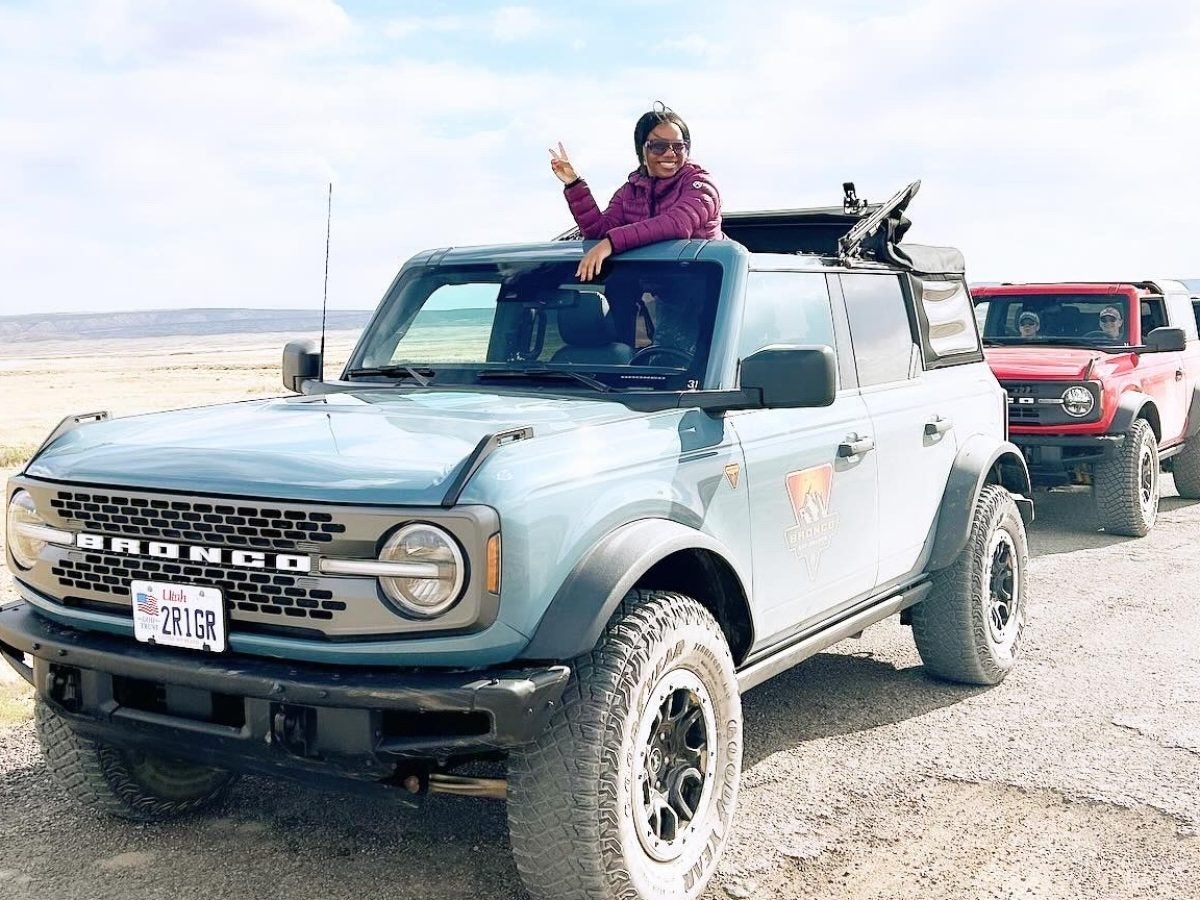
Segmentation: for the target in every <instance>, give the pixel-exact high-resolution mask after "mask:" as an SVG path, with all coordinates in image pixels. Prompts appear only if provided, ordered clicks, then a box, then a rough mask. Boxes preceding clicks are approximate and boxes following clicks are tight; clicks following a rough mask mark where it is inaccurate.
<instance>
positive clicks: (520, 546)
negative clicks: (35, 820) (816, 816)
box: [0, 184, 1032, 898]
mask: <svg viewBox="0 0 1200 900" xmlns="http://www.w3.org/2000/svg"><path fill="white" fill-rule="evenodd" d="M916 187H917V185H916V184H914V185H910V186H909V187H908V188H907V189H905V190H904V191H901V192H900V193H899V194H897V195H896V196H895V197H893V198H892V199H891V200H890V201H888V202H887V203H884V204H880V205H877V206H868V205H865V204H863V203H862V202H861V201H858V200H857V198H856V197H855V196H854V194H853V190H852V188H851V187H850V186H847V191H846V199H845V202H844V203H843V205H842V206H841V207H835V208H829V209H818V210H799V211H774V212H760V213H745V214H731V215H729V216H728V217H727V218H726V221H725V229H726V232H727V234H728V237H729V238H730V240H725V241H707V242H706V241H679V242H668V243H661V244H657V245H653V246H649V247H644V248H641V249H639V250H636V251H633V252H629V253H625V254H622V255H621V256H620V257H618V258H616V259H613V260H611V261H610V263H609V264H608V266H607V267H606V268H605V269H604V270H603V271H602V272H601V277H600V278H599V279H598V280H596V281H594V282H588V283H580V282H579V281H578V280H577V279H576V278H575V268H576V265H577V264H578V262H579V259H580V256H581V254H582V252H583V250H584V249H585V247H584V245H583V244H582V243H581V242H580V241H578V240H570V239H567V240H559V241H555V242H548V243H541V244H529V245H520V246H497V247H477V248H453V249H443V250H436V251H431V252H426V253H421V254H419V255H418V256H416V257H414V258H413V259H411V260H410V261H409V262H408V263H406V264H405V265H404V267H403V268H402V269H401V270H400V272H399V274H398V275H397V276H396V278H395V280H394V281H393V283H392V285H391V287H390V288H389V289H388V291H387V293H386V295H385V296H384V298H383V300H382V302H381V303H380V304H379V308H378V310H377V311H376V313H375V315H374V317H373V319H372V320H371V322H370V324H369V325H368V326H367V327H366V329H365V331H364V332H363V334H362V337H361V339H360V340H359V342H358V345H357V347H356V348H355V350H354V352H353V354H352V356H351V358H350V360H349V362H348V364H347V365H346V367H345V368H344V370H343V371H342V372H341V373H340V374H339V375H338V376H337V377H336V378H331V379H324V378H323V377H322V366H321V358H320V353H319V351H318V350H317V349H316V347H315V345H314V343H313V342H311V341H296V342H292V343H291V344H289V345H288V347H287V349H286V350H285V351H284V360H283V373H284V382H285V384H286V386H287V387H288V388H290V389H291V390H292V391H294V392H295V394H296V395H295V396H289V397H284V398H281V399H275V400H255V401H247V402H242V403H233V404H226V405H221V406H213V407H209V408H204V409H192V410H182V411H177V412H168V413H159V414H154V415H143V416H132V417H129V418H125V419H117V420H107V417H106V416H104V415H103V414H96V415H92V416H78V417H73V418H72V419H70V420H68V421H67V422H65V423H63V424H62V425H60V426H59V428H58V429H56V430H55V432H54V433H53V434H52V435H51V436H50V438H49V439H48V440H47V441H46V442H45V444H44V445H43V446H42V447H41V449H40V450H39V451H38V452H37V454H36V455H35V456H34V458H33V459H32V460H31V461H30V462H29V464H28V465H27V466H26V467H25V468H24V470H23V471H22V472H21V473H20V474H19V475H17V476H16V477H14V478H13V479H12V480H11V481H10V482H9V483H8V486H7V491H6V499H7V510H8V512H7V561H8V565H9V568H10V571H11V573H12V575H13V577H14V579H15V582H16V587H17V590H18V592H19V594H20V597H21V599H20V600H19V601H18V602H16V603H15V604H10V605H9V606H7V607H6V608H4V609H2V610H0V655H3V656H4V657H5V658H6V659H7V660H8V662H9V663H10V664H11V665H12V666H13V667H14V668H16V669H17V670H18V671H19V672H21V673H22V674H23V675H24V676H25V677H26V678H27V679H29V680H30V682H31V683H32V684H33V685H34V687H35V689H36V693H37V711H36V722H37V730H38V734H39V737H40V740H41V744H42V747H43V750H44V754H45V759H46V762H47V765H48V767H49V770H50V771H51V773H52V774H53V775H54V776H56V778H57V779H58V781H59V782H60V783H61V785H62V787H63V788H64V789H65V790H66V791H67V792H68V793H70V794H71V795H72V796H73V797H75V798H76V799H78V800H80V801H83V802H85V803H87V804H89V805H90V806H92V807H94V808H95V809H98V810H100V811H102V812H104V813H107V814H110V815H116V816H121V817H125V818H130V819H135V820H153V819H160V818H166V817H171V816H178V815H182V814H189V813H194V812H196V811H199V810H201V809H204V808H207V807H211V806H212V805H214V804H216V803H217V802H219V801H220V800H221V799H222V798H223V797H224V795H225V794H226V792H227V791H228V790H229V788H230V786H231V784H232V782H233V779H234V778H235V777H236V773H238V772H258V773H268V774H271V775H279V776H285V775H291V776H295V777H299V778H301V779H308V780H317V779H320V778H323V777H325V776H329V775H336V776H340V777H344V778H350V779H357V780H359V781H360V782H371V783H378V784H380V785H384V786H389V787H391V789H392V790H395V791H397V792H401V793H403V794H405V795H406V796H407V795H408V794H410V793H411V794H423V793H427V792H434V793H438V792H440V793H460V794H475V795H480V796H495V797H502V798H503V797H506V798H507V803H508V821H509V827H510V832H511V841H512V848H513V852H514V855H515V858H516V865H517V869H518V870H519V872H520V874H521V877H522V879H523V880H524V882H525V885H526V887H527V888H528V890H529V893H530V894H531V895H532V896H533V897H536V898H616V897H621V898H629V897H642V898H651V897H663V898H665V897H670V898H679V897H682V898H691V897H696V896H697V895H699V894H700V893H701V891H702V890H703V889H704V885H705V884H706V882H707V881H708V879H709V878H710V876H711V875H712V873H713V871H714V870H715V868H716V866H717V863H718V860H719V858H720V856H721V853H722V850H723V848H724V846H725V844H726V841H727V840H728V838H729V834H730V828H731V822H732V819H733V816H734V810H735V807H736V804H737V796H738V782H739V777H740V770H741V758H742V747H743V734H742V716H741V703H740V693H741V692H742V691H745V690H747V689H749V688H751V687H753V686H754V685H756V684H759V683H761V682H762V681H764V680H766V679H768V678H770V677H772V676H773V675H776V674H778V673H779V672H782V671H784V670H785V669H788V668H789V667H791V666H794V665H795V664H797V663H798V662H800V661H801V660H803V659H805V658H806V657H809V656H811V655H812V654H814V653H817V652H818V651H820V650H822V649H823V648H825V647H827V646H829V645H830V644H833V643H834V642H836V641H839V640H842V639H843V638H846V637H849V636H853V635H856V634H858V633H859V632H861V631H862V630H863V629H864V628H866V627H867V626H868V625H871V624H872V623H875V622H878V621H880V620H882V619H884V618H885V617H888V616H892V615H895V614H899V615H900V617H901V621H902V622H905V623H907V624H910V625H911V626H912V630H913V636H914V638H915V640H916V644H917V647H918V649H919V651H920V654H921V658H922V659H923V660H924V662H925V665H926V666H927V668H928V669H929V670H930V672H931V673H932V674H933V675H935V676H937V677H940V678H948V679H951V680H955V681H962V682H968V683H973V684H995V683H997V682H999V681H1000V680H1001V679H1002V678H1004V677H1005V675H1006V674H1007V673H1008V672H1009V670H1010V668H1011V667H1012V665H1013V663H1014V660H1015V658H1016V656H1017V653H1018V648H1019V646H1020V643H1021V634H1022V629H1023V627H1024V624H1025V619H1026V605H1027V598H1026V566H1027V559H1028V550H1027V543H1026V537H1025V530H1024V525H1023V518H1029V517H1030V516H1031V515H1032V505H1031V504H1030V502H1029V501H1028V499H1026V498H1027V496H1028V494H1029V475H1028V472H1027V470H1026V467H1025V463H1024V461H1023V459H1022V456H1021V453H1020V452H1019V451H1018V450H1017V449H1016V448H1015V447H1014V446H1013V445H1012V444H1010V443H1009V442H1008V441H1007V440H1006V434H1005V428H1006V424H1005V423H1006V418H1007V416H1006V412H1007V411H1006V405H1005V396H1004V393H1003V391H1002V390H1001V389H1000V387H999V386H998V384H997V382H996V380H995V378H993V376H992V374H991V372H990V371H989V369H988V366H987V363H986V362H985V361H984V358H983V353H982V351H981V348H980V342H979V336H978V333H977V330H976V325H975V321H974V316H973V314H972V306H971V301H970V297H969V295H968V292H967V289H966V285H965V281H964V276H963V264H962V258H961V256H960V255H959V254H958V253H957V252H956V251H953V250H949V249H946V248H930V247H917V246H912V245H908V244H904V243H901V242H900V240H899V239H900V237H901V236H902V234H903V232H904V230H905V229H906V227H907V224H908V223H907V220H906V219H904V218H903V216H902V211H903V209H904V208H905V206H906V205H907V204H908V202H909V200H910V199H911V197H912V195H913V194H914V193H915V191H916ZM481 761H483V762H481ZM500 763H503V766H501V765H500ZM481 773H482V774H481ZM485 776H486V777H485ZM497 776H502V777H497Z"/></svg>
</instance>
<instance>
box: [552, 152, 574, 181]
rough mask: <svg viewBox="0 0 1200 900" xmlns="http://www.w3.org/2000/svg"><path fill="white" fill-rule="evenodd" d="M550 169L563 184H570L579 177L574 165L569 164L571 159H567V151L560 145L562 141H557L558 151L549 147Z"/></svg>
mask: <svg viewBox="0 0 1200 900" xmlns="http://www.w3.org/2000/svg"><path fill="white" fill-rule="evenodd" d="M550 169H551V171H553V172H554V174H555V175H556V176H557V177H558V180H559V181H561V182H562V183H563V184H570V183H571V182H572V181H575V180H576V179H577V178H579V176H578V175H576V174H575V167H574V166H572V165H571V161H570V160H569V159H567V151H566V149H565V148H564V147H563V145H562V141H559V142H558V151H557V152H555V150H554V148H553V147H551V148H550Z"/></svg>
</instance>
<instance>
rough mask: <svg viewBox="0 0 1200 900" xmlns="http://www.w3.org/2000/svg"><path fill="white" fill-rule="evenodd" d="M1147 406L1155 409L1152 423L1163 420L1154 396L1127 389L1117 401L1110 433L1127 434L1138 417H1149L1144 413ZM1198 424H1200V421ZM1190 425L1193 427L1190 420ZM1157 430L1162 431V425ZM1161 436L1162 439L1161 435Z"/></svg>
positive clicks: (1193, 400) (1193, 398)
mask: <svg viewBox="0 0 1200 900" xmlns="http://www.w3.org/2000/svg"><path fill="white" fill-rule="evenodd" d="M1192 402H1193V404H1194V403H1195V402H1196V398H1195V395H1194V394H1193V397H1192ZM1146 407H1150V408H1151V409H1153V410H1154V420H1155V422H1151V425H1154V424H1156V422H1161V421H1162V420H1161V418H1160V417H1159V415H1158V406H1157V405H1156V404H1155V403H1154V400H1153V398H1151V397H1150V396H1149V395H1147V394H1143V393H1142V392H1141V391H1126V392H1125V393H1123V394H1122V395H1121V399H1120V400H1118V401H1117V411H1116V414H1114V415H1113V420H1112V424H1111V425H1110V426H1109V427H1108V431H1109V434H1127V433H1128V432H1129V429H1130V428H1132V427H1133V423H1134V422H1136V421H1137V420H1138V419H1145V418H1147V417H1146V416H1143V415H1142V413H1143V412H1144V411H1145V409H1146ZM1197 424H1198V425H1200V423H1197ZM1188 427H1189V428H1190V427H1191V423H1190V422H1189V424H1188ZM1155 431H1156V432H1161V431H1162V426H1161V425H1159V426H1158V427H1157V428H1155ZM1159 437H1160V439H1161V435H1160V436H1159Z"/></svg>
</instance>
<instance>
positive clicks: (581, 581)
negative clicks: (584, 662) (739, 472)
mask: <svg viewBox="0 0 1200 900" xmlns="http://www.w3.org/2000/svg"><path fill="white" fill-rule="evenodd" d="M696 549H699V550H707V551H710V552H712V553H714V554H716V555H717V556H719V557H720V558H721V559H723V560H725V562H726V563H727V564H729V568H730V570H731V571H733V572H734V573H735V577H738V580H739V581H741V578H740V576H736V572H737V570H736V568H735V567H734V566H733V565H732V564H730V563H729V560H730V553H729V550H728V549H727V548H726V547H725V546H724V545H723V544H721V543H720V542H719V541H717V540H716V539H715V538H713V537H711V536H709V535H707V534H705V533H704V532H702V531H697V530H696V529H694V528H689V527H688V526H686V525H681V524H680V523H678V522H673V521H671V520H669V519H639V520H637V521H635V522H629V523H627V524H625V525H622V526H620V527H619V528H616V529H614V530H612V531H610V532H609V533H608V534H606V535H605V536H604V537H603V538H601V539H600V540H599V541H597V542H596V544H595V545H594V546H593V547H592V548H591V549H590V550H588V552H587V553H585V554H584V555H583V556H582V557H581V558H580V560H579V562H577V563H576V564H575V568H573V569H572V570H571V572H570V573H569V574H568V575H567V577H566V578H565V579H563V583H562V585H560V586H559V589H558V591H557V592H556V593H555V595H554V597H553V599H552V600H551V601H550V605H549V606H548V607H547V608H546V612H545V613H544V614H543V615H542V619H541V621H540V622H539V623H538V626H537V628H536V629H535V630H534V632H533V636H532V637H531V638H530V641H529V644H528V646H526V648H525V649H524V650H523V651H522V652H521V657H522V658H524V659H555V660H565V659H571V658H573V657H576V656H579V655H580V654H583V653H587V652H589V651H590V650H591V649H592V648H593V647H595V646H596V642H597V641H598V640H599V639H600V635H601V634H602V633H603V631H604V626H605V625H606V624H607V623H608V620H609V617H610V616H611V615H612V613H613V610H615V609H616V608H617V605H618V604H620V602H621V600H622V599H623V598H624V597H625V595H626V594H628V593H629V591H630V590H631V589H632V588H633V586H634V585H635V584H636V583H637V581H638V579H639V578H641V577H642V576H643V575H644V574H645V573H646V572H647V571H649V569H650V568H651V567H652V566H654V564H655V563H657V562H659V561H660V560H662V559H665V558H666V557H667V556H670V555H671V554H672V553H676V552H678V551H680V550H696ZM741 587H742V591H743V595H745V585H744V584H742V585H741Z"/></svg>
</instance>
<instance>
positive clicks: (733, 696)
mask: <svg viewBox="0 0 1200 900" xmlns="http://www.w3.org/2000/svg"><path fill="white" fill-rule="evenodd" d="M572 669H573V672H572V676H571V681H570V683H569V684H568V685H567V690H566V693H565V694H564V695H563V700H562V705H561V706H560V708H559V709H558V711H557V712H556V713H555V715H554V717H553V718H552V719H551V722H550V725H549V726H548V728H547V730H546V731H545V732H544V733H543V734H542V735H541V737H540V738H539V739H538V741H537V742H536V743H534V744H531V745H530V746H528V747H526V748H522V750H520V751H517V752H514V753H512V754H511V755H510V757H509V772H508V824H509V835H510V838H511V842H512V848H513V857H514V859H515V861H516V865H517V871H518V872H520V874H521V879H522V880H523V881H524V883H525V887H526V889H527V890H528V891H529V894H530V896H531V897H533V898H535V900H550V898H555V900H563V898H565V900H616V898H622V900H632V898H663V900H666V898H672V900H676V898H678V900H690V898H695V897H698V896H699V895H700V893H701V892H702V891H703V890H704V886H705V884H706V883H707V882H708V880H709V878H711V877H712V874H713V872H714V871H715V870H716V867H717V863H718V861H719V860H720V857H721V854H722V852H723V851H724V848H725V843H726V841H727V840H728V838H729V833H730V829H731V826H732V820H733V813H734V807H735V806H736V804H737V791H738V783H739V780H740V775H741V757H742V728H741V724H742V710H741V698H740V696H739V693H738V687H737V677H736V675H735V673H734V666H733V659H732V657H731V655H730V652H729V647H728V645H727V644H726V641H725V638H724V635H723V634H722V633H721V629H720V627H719V626H718V625H717V623H716V621H715V620H714V619H713V617H712V615H711V614H710V613H709V612H708V611H707V610H706V609H704V607H703V606H701V605H700V604H699V603H698V602H697V601H695V600H693V599H692V598H690V597H686V596H683V595H681V594H673V593H667V592H664V591H634V592H631V593H630V594H629V595H628V596H627V597H626V598H625V599H624V600H623V601H622V602H621V605H620V607H619V608H618V609H617V611H616V612H615V613H614V614H613V616H612V618H611V619H610V620H609V622H608V625H607V627H606V629H605V632H604V634H603V636H602V637H601V638H600V640H599V642H598V643H597V645H596V647H595V649H594V650H593V651H592V652H591V653H590V654H587V655H585V656H582V657H579V658H578V659H576V660H575V662H574V664H573V666H572Z"/></svg>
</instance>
